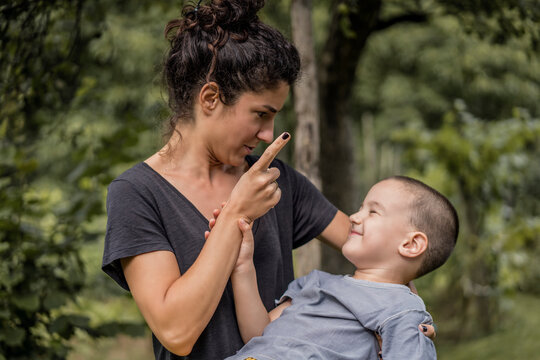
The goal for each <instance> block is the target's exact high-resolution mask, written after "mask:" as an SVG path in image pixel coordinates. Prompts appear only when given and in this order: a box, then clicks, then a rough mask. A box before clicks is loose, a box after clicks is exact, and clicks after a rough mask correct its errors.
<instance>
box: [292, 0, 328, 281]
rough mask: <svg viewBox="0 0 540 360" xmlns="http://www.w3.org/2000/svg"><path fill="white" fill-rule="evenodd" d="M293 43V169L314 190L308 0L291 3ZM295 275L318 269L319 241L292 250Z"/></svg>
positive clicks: (315, 128)
mask: <svg viewBox="0 0 540 360" xmlns="http://www.w3.org/2000/svg"><path fill="white" fill-rule="evenodd" d="M291 21H292V35H293V41H294V43H295V44H296V47H297V48H298V51H299V53H300V57H301V59H302V70H303V71H302V77H301V78H300V80H299V81H298V82H297V83H296V84H295V86H294V89H293V91H294V111H295V114H296V120H297V125H296V131H295V139H294V141H295V143H294V163H295V168H296V169H297V170H298V171H300V172H301V173H302V174H304V175H305V176H306V177H307V178H308V179H309V180H310V181H311V182H312V183H313V184H315V186H317V188H318V189H321V179H320V177H319V112H318V108H317V106H315V104H317V101H318V96H319V92H318V84H317V71H316V67H315V50H314V45H313V31H312V23H311V0H293V1H292V4H291ZM294 257H295V273H296V276H303V275H306V274H308V273H309V272H310V271H311V270H313V269H320V267H321V246H320V242H319V241H310V242H309V243H308V244H306V245H304V246H302V247H301V248H299V249H297V250H295V254H294Z"/></svg>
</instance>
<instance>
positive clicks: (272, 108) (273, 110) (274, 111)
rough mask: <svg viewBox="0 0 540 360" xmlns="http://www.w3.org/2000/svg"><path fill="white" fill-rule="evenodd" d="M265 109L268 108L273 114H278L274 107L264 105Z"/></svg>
mask: <svg viewBox="0 0 540 360" xmlns="http://www.w3.org/2000/svg"><path fill="white" fill-rule="evenodd" d="M263 107H265V108H267V109H268V111H270V112H273V113H274V114H275V113H277V112H278V110H276V109H275V108H274V107H273V106H270V105H263Z"/></svg>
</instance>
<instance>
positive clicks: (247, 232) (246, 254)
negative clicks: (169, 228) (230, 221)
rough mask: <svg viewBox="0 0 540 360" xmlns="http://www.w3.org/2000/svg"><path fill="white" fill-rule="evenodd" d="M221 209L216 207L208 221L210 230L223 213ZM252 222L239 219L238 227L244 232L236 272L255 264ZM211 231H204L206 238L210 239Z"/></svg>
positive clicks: (249, 268)
mask: <svg viewBox="0 0 540 360" xmlns="http://www.w3.org/2000/svg"><path fill="white" fill-rule="evenodd" d="M225 205H226V203H222V204H221V209H223V208H224V207H225ZM221 209H214V211H213V212H212V215H213V216H214V217H213V218H212V219H210V221H209V222H208V227H209V228H210V231H212V229H213V228H214V226H215V225H216V220H217V218H218V216H219V214H220V213H221ZM252 224H253V223H251V224H248V222H247V221H246V220H245V219H238V228H239V229H240V231H241V232H242V244H241V245H240V252H239V253H238V258H237V260H236V265H235V267H234V270H233V274H234V273H235V272H239V271H240V272H241V271H243V270H251V269H252V266H253V252H254V251H255V241H254V240H253V233H252V232H251V225H252ZM210 231H205V232H204V238H205V239H208V237H209V236H210Z"/></svg>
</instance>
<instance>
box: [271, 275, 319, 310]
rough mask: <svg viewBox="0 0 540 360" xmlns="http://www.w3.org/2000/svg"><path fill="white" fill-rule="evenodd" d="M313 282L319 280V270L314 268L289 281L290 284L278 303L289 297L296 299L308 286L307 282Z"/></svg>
mask: <svg viewBox="0 0 540 360" xmlns="http://www.w3.org/2000/svg"><path fill="white" fill-rule="evenodd" d="M311 282H316V283H318V282H319V271H318V270H313V271H312V272H310V273H309V274H307V275H305V276H302V277H299V278H298V279H295V280H293V281H291V282H290V283H289V286H288V287H287V290H285V292H284V293H283V295H281V297H280V298H279V300H277V301H276V305H279V304H281V303H282V302H284V301H285V300H287V299H294V298H295V297H296V296H297V295H298V294H299V293H300V292H301V291H302V289H303V288H304V287H305V286H306V284H308V283H311Z"/></svg>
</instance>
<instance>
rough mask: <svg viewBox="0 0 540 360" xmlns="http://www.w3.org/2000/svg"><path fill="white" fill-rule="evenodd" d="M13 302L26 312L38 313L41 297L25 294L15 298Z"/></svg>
mask: <svg viewBox="0 0 540 360" xmlns="http://www.w3.org/2000/svg"><path fill="white" fill-rule="evenodd" d="M11 302H12V303H13V304H14V305H15V306H16V307H18V308H19V309H23V310H26V311H36V310H37V309H38V308H39V297H38V296H37V295H36V294H25V295H22V296H16V297H14V298H13V299H12V300H11Z"/></svg>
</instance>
